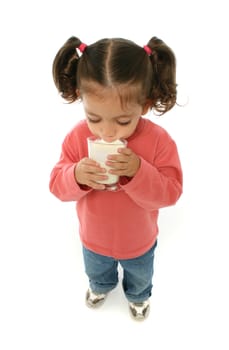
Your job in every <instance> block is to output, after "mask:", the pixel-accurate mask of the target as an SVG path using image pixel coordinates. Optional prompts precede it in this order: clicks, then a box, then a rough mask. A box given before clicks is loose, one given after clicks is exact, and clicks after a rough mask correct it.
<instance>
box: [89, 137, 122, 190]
mask: <svg viewBox="0 0 229 350" xmlns="http://www.w3.org/2000/svg"><path fill="white" fill-rule="evenodd" d="M126 143H127V142H126V141H125V140H116V141H113V142H106V141H104V140H102V139H99V138H96V137H93V136H92V137H88V138H87V144H88V156H89V158H91V159H93V160H95V161H96V162H98V163H100V165H101V167H102V168H105V169H107V173H106V175H107V176H108V179H106V180H101V181H99V183H101V184H105V185H106V189H107V190H109V191H115V190H117V188H118V181H119V176H118V175H114V174H110V173H109V172H108V171H109V170H110V167H109V166H107V165H106V164H105V162H106V161H107V156H108V155H111V154H118V148H122V147H126Z"/></svg>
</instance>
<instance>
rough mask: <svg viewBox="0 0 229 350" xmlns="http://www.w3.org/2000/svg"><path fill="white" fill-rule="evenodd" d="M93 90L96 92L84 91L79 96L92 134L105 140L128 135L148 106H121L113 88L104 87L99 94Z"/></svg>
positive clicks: (131, 132) (134, 104) (132, 104)
mask: <svg viewBox="0 0 229 350" xmlns="http://www.w3.org/2000/svg"><path fill="white" fill-rule="evenodd" d="M95 91H96V94H93V93H86V92H85V93H84V94H83V96H81V98H82V102H83V106H84V110H85V114H86V120H87V124H88V127H89V129H90V131H91V132H92V134H93V135H95V136H97V137H99V138H101V139H103V140H104V141H107V142H112V141H115V140H117V139H127V138H128V137H130V136H131V135H132V134H133V133H134V131H135V129H136V127H137V124H138V121H139V118H140V117H141V116H142V115H143V114H145V113H146V112H147V110H148V106H145V107H143V106H141V105H139V104H137V103H131V104H128V106H127V107H123V106H122V105H121V102H120V98H119V96H118V94H117V92H116V91H115V90H114V89H108V90H105V89H104V90H103V91H102V92H101V94H100V93H98V90H97V89H96V90H95Z"/></svg>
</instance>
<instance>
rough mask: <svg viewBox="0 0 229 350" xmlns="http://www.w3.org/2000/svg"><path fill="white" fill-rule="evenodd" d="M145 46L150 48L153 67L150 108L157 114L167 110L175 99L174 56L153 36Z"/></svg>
mask: <svg viewBox="0 0 229 350" xmlns="http://www.w3.org/2000/svg"><path fill="white" fill-rule="evenodd" d="M147 46H148V47H149V48H150V49H151V50H152V54H151V55H150V60H151V63H152V67H153V79H152V89H151V96H149V98H150V99H151V100H152V101H153V105H152V108H154V109H155V110H156V111H157V112H158V113H159V114H164V113H165V112H167V111H169V110H170V109H171V108H172V107H173V106H174V105H175V104H176V99H177V91H176V87H177V84H176V58H175V55H174V53H173V51H172V50H171V49H170V48H169V47H168V46H167V45H166V44H165V43H164V42H163V41H162V40H160V39H158V38H156V37H153V38H151V39H150V41H149V42H148V44H147Z"/></svg>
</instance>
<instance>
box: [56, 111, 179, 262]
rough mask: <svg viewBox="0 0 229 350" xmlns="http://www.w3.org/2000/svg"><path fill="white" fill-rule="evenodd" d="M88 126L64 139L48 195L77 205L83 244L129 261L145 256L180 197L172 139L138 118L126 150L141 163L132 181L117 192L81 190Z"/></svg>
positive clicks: (126, 181) (122, 180) (122, 182)
mask: <svg viewBox="0 0 229 350" xmlns="http://www.w3.org/2000/svg"><path fill="white" fill-rule="evenodd" d="M88 136H91V132H90V130H89V129H88V126H87V123H86V121H81V122H79V123H78V124H77V125H76V126H75V127H74V128H73V129H72V131H70V132H69V134H68V135H67V136H66V138H65V140H64V142H63V145H62V152H61V156H60V159H59V161H58V162H57V164H56V165H55V167H54V168H53V170H52V172H51V177H50V184H49V186H50V191H51V192H52V193H53V194H54V195H55V196H56V197H57V198H59V199H60V200H62V201H75V202H76V210H77V214H78V218H79V232H80V238H81V241H82V244H83V245H84V246H85V247H86V248H88V249H90V250H92V251H94V252H96V253H98V254H102V255H106V256H111V257H114V258H116V259H130V258H135V257H137V256H140V255H142V254H144V253H145V252H146V251H147V250H149V249H150V248H151V247H152V245H153V244H154V243H155V241H156V238H157V235H158V224H157V220H158V211H159V209H160V208H163V207H167V206H171V205H174V204H175V203H176V201H177V200H178V199H179V197H180V195H181V193H182V169H181V164H180V160H179V155H178V152H177V147H176V144H175V142H174V141H173V139H172V138H171V137H170V135H169V134H168V133H167V132H166V131H165V130H164V129H163V128H162V127H160V126H158V125H157V124H154V123H152V122H151V121H150V120H148V119H145V118H140V121H139V123H138V126H137V128H136V130H135V132H134V134H133V135H131V136H130V137H129V138H128V139H127V142H128V148H130V149H132V151H133V152H135V153H136V154H137V155H138V156H139V157H140V158H141V165H140V168H139V170H138V172H137V173H136V175H135V176H134V177H133V178H127V177H121V178H120V187H119V190H118V191H114V192H112V191H98V190H93V189H90V188H87V187H85V186H80V185H79V184H78V183H77V182H76V180H75V177H74V168H75V166H76V163H77V162H79V161H80V160H81V159H82V158H84V157H88V151H87V137H88Z"/></svg>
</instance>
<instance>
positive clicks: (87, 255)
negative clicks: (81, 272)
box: [83, 242, 157, 303]
mask: <svg viewBox="0 0 229 350" xmlns="http://www.w3.org/2000/svg"><path fill="white" fill-rule="evenodd" d="M156 246H157V242H156V243H155V244H154V246H153V247H152V248H151V249H150V250H149V251H148V252H147V253H145V254H143V255H141V256H139V257H137V258H134V259H120V260H116V259H114V258H111V257H107V256H104V255H99V254H96V253H93V252H92V251H90V250H88V249H87V248H85V247H83V257H84V264H85V272H86V274H87V276H88V278H89V283H90V288H91V289H92V291H93V292H95V293H108V292H109V291H111V290H112V289H114V288H115V287H116V285H117V284H118V263H120V265H121V266H122V268H123V281H122V286H123V290H124V293H125V296H126V298H127V299H128V301H130V302H134V303H137V302H142V301H144V300H146V299H148V298H149V297H150V296H151V290H152V286H153V285H152V278H153V262H154V251H155V248H156Z"/></svg>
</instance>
